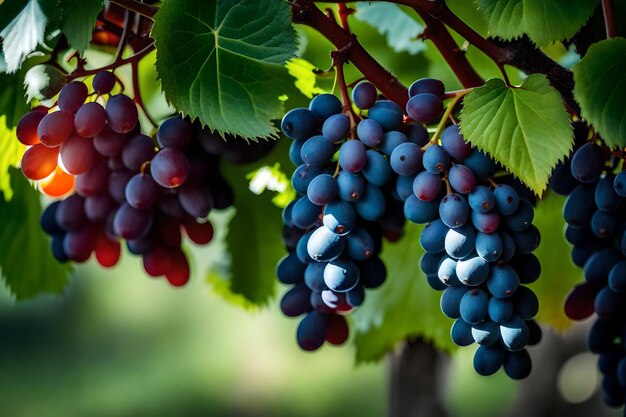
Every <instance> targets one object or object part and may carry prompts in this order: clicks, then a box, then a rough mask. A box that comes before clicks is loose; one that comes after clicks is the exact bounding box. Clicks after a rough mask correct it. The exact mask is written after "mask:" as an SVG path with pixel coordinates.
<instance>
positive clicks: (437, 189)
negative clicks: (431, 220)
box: [413, 171, 443, 201]
mask: <svg viewBox="0 0 626 417" xmlns="http://www.w3.org/2000/svg"><path fill="white" fill-rule="evenodd" d="M442 186H443V181H442V180H441V176H439V175H437V174H433V173H431V172H428V171H422V172H420V173H419V174H417V177H415V181H414V182H413V193H415V195H416V196H417V198H419V199H420V200H422V201H433V200H434V199H436V198H437V197H439V194H440V193H441V189H442Z"/></svg>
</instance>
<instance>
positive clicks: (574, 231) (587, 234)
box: [565, 224, 593, 245]
mask: <svg viewBox="0 0 626 417" xmlns="http://www.w3.org/2000/svg"><path fill="white" fill-rule="evenodd" d="M592 233H593V232H592V231H591V229H587V228H583V227H577V226H572V225H569V224H568V225H567V226H566V227H565V240H567V241H568V242H569V243H571V244H572V245H582V244H583V243H585V242H587V241H588V239H590V238H592Z"/></svg>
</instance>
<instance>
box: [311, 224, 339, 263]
mask: <svg viewBox="0 0 626 417" xmlns="http://www.w3.org/2000/svg"><path fill="white" fill-rule="evenodd" d="M345 246H346V240H345V238H344V237H343V236H339V235H336V234H334V233H333V232H331V231H330V230H328V229H327V228H326V227H318V228H317V229H316V230H315V231H314V232H313V234H311V236H310V237H309V239H308V241H307V245H306V248H307V252H308V254H309V256H310V257H311V258H312V259H313V260H315V261H318V262H330V261H332V260H333V259H335V258H337V257H338V256H339V255H341V253H342V252H343V249H344V248H345Z"/></svg>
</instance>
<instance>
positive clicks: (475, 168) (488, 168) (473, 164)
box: [463, 149, 498, 181]
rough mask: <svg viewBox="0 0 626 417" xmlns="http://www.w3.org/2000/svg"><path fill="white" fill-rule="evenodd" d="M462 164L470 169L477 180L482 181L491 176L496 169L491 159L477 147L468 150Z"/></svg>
mask: <svg viewBox="0 0 626 417" xmlns="http://www.w3.org/2000/svg"><path fill="white" fill-rule="evenodd" d="M463 165H465V166H466V167H468V168H469V169H471V170H472V172H473V173H474V176H475V177H476V179H477V180H478V181H484V180H486V179H487V178H489V177H492V176H493V174H495V173H496V171H497V170H498V166H497V165H496V163H495V162H494V161H493V159H491V158H490V157H489V156H488V155H486V154H485V153H483V152H482V151H479V150H478V149H474V150H472V152H470V154H469V155H468V156H467V157H466V158H465V159H464V160H463Z"/></svg>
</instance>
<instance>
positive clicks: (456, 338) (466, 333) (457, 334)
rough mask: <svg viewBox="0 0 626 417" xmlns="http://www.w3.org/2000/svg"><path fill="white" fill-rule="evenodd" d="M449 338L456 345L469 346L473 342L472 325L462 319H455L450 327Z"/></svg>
mask: <svg viewBox="0 0 626 417" xmlns="http://www.w3.org/2000/svg"><path fill="white" fill-rule="evenodd" d="M450 338H451V339H452V341H453V342H454V344H455V345H457V346H469V345H471V344H472V343H474V337H473V336H472V326H470V325H469V324H467V323H466V322H464V321H463V319H456V320H455V321H454V324H452V328H451V329H450Z"/></svg>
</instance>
